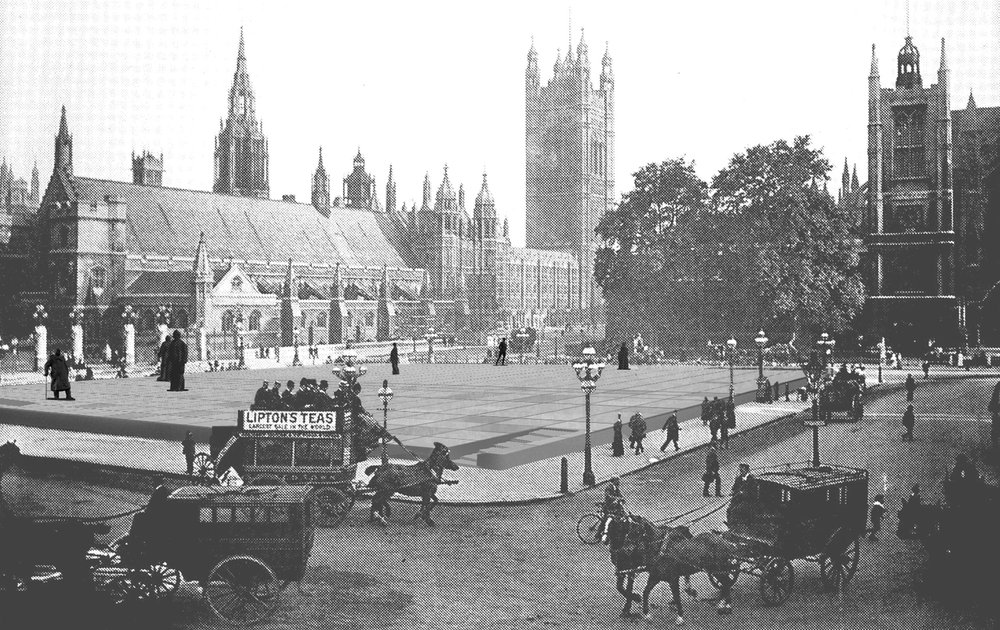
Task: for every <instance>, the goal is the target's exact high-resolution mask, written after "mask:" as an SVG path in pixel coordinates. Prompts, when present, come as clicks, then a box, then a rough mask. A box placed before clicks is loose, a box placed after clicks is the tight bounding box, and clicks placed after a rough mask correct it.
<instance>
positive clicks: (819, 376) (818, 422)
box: [801, 343, 826, 468]
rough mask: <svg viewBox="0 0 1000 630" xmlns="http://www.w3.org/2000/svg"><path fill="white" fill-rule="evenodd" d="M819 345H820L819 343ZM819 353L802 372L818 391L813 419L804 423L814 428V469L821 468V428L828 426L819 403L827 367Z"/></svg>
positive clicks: (811, 358) (814, 400)
mask: <svg viewBox="0 0 1000 630" xmlns="http://www.w3.org/2000/svg"><path fill="white" fill-rule="evenodd" d="M817 345H819V344H818V343H817ZM819 354H820V353H819V352H813V353H812V354H811V355H810V357H809V361H808V362H807V363H804V364H802V366H801V367H802V371H803V372H804V373H805V375H806V377H807V378H808V379H809V383H810V384H811V385H813V387H814V388H815V390H816V395H815V397H814V399H813V403H812V411H813V412H812V419H811V420H805V421H803V424H804V425H806V426H807V427H812V431H813V461H812V465H813V468H818V467H819V428H820V427H825V426H826V421H825V420H824V419H823V417H822V415H821V410H820V407H819V401H820V398H821V396H822V394H823V380H824V378H825V377H826V366H825V365H824V361H823V359H820V358H819Z"/></svg>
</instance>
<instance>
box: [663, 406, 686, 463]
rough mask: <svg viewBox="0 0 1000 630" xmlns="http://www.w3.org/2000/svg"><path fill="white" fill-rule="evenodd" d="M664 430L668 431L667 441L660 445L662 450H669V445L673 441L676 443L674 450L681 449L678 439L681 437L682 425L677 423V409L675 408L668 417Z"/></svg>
mask: <svg viewBox="0 0 1000 630" xmlns="http://www.w3.org/2000/svg"><path fill="white" fill-rule="evenodd" d="M663 430H664V431H666V433H667V441H666V442H664V443H663V445H662V446H660V452H661V453H662V452H665V451H666V450H667V445H668V444H670V443H671V442H673V443H674V451H679V450H681V447H680V446H679V445H678V444H677V440H678V439H679V438H680V436H681V435H680V433H681V427H680V425H679V424H678V423H677V411H676V410H675V411H674V412H673V413H672V414H670V417H669V418H667V421H666V423H664V425H663Z"/></svg>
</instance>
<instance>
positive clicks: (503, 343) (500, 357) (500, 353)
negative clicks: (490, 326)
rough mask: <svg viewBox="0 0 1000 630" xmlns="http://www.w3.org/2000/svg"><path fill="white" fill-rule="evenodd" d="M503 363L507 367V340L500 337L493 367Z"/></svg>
mask: <svg viewBox="0 0 1000 630" xmlns="http://www.w3.org/2000/svg"><path fill="white" fill-rule="evenodd" d="M501 363H503V364H504V365H507V338H506V337H501V338H500V344H499V345H498V346H497V360H496V363H494V364H493V365H495V366H496V365H500V364H501Z"/></svg>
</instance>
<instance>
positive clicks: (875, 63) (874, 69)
mask: <svg viewBox="0 0 1000 630" xmlns="http://www.w3.org/2000/svg"><path fill="white" fill-rule="evenodd" d="M869 76H873V77H877V76H878V55H876V54H875V44H872V69H871V72H870V73H869Z"/></svg>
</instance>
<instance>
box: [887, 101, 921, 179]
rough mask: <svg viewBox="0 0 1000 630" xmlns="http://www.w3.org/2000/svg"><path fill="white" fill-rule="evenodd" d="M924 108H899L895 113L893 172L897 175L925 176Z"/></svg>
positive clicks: (900, 176) (901, 176)
mask: <svg viewBox="0 0 1000 630" xmlns="http://www.w3.org/2000/svg"><path fill="white" fill-rule="evenodd" d="M925 118H926V113H925V111H924V109H923V108H906V109H898V110H896V111H895V113H894V132H895V133H894V135H895V142H894V147H895V149H894V155H893V172H894V174H895V176H896V177H898V178H903V177H923V175H924V129H925V122H926V121H925Z"/></svg>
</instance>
